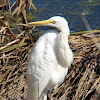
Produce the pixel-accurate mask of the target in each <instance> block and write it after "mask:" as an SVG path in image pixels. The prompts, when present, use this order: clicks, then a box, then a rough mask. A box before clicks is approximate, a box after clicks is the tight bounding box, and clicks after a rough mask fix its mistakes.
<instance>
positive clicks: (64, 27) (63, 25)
mask: <svg viewBox="0 0 100 100" xmlns="http://www.w3.org/2000/svg"><path fill="white" fill-rule="evenodd" d="M28 25H35V26H40V25H43V26H52V27H56V28H57V29H59V30H60V31H62V32H66V31H67V32H68V33H69V32H70V30H69V27H68V22H67V21H66V19H65V18H63V17H61V16H54V17H51V18H50V19H48V20H43V21H37V22H31V23H28Z"/></svg>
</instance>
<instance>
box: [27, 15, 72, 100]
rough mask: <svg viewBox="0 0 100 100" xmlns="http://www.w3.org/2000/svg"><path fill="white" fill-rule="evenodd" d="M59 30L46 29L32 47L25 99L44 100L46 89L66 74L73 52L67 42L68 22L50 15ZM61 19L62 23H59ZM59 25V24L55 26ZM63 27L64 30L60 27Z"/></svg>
mask: <svg viewBox="0 0 100 100" xmlns="http://www.w3.org/2000/svg"><path fill="white" fill-rule="evenodd" d="M50 20H54V21H56V22H57V23H56V24H55V25H54V24H53V25H51V24H48V25H49V26H54V27H57V28H60V30H61V32H60V33H59V34H58V32H56V31H52V30H51V31H47V32H45V34H44V35H42V36H41V37H40V38H39V39H38V40H37V42H36V44H35V46H34V47H33V48H32V50H31V53H30V56H29V61H28V66H27V81H28V92H27V100H38V97H39V100H46V98H47V92H48V90H52V89H53V88H55V87H56V86H58V85H59V84H61V83H62V82H63V80H64V78H65V75H66V74H67V71H68V67H70V65H71V63H72V61H73V54H72V51H71V50H70V47H69V44H68V36H69V34H70V33H69V28H68V23H67V22H66V20H65V19H64V18H62V17H59V16H56V17H52V18H51V19H50ZM61 21H62V22H63V24H61V26H60V23H61ZM57 25H59V26H57ZM63 27H64V30H63V29H62V28H63Z"/></svg>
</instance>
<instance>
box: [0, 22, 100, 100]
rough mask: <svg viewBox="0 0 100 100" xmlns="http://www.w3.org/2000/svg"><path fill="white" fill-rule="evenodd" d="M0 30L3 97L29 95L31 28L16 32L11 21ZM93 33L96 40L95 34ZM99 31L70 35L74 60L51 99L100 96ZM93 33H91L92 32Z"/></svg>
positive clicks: (4, 99) (3, 99)
mask: <svg viewBox="0 0 100 100" xmlns="http://www.w3.org/2000/svg"><path fill="white" fill-rule="evenodd" d="M2 25H3V27H2V28H1V29H0V99H1V100H24V99H25V98H26V96H27V81H26V70H27V60H28V56H29V53H30V51H31V48H32V47H33V46H34V44H35V42H36V38H34V37H33V35H32V31H28V32H27V31H25V30H23V31H21V30H20V34H17V35H15V34H14V33H13V32H12V31H11V28H10V27H9V24H8V23H4V22H2ZM93 33H97V34H94V38H95V40H96V42H95V41H94V39H93V37H92V35H93ZM99 33H100V30H94V31H92V33H91V32H79V33H76V34H72V35H70V37H69V44H70V47H71V49H72V51H73V53H74V62H73V63H72V65H71V67H70V69H69V72H68V74H67V76H66V78H65V80H64V82H63V83H62V84H61V85H60V86H58V87H57V88H56V89H55V90H53V91H52V92H51V93H49V94H48V95H49V99H50V100H80V99H82V100H99V99H100V48H99V47H100V34H99ZM91 34H92V35H91Z"/></svg>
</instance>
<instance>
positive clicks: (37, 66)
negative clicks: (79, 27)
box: [27, 31, 57, 94]
mask: <svg viewBox="0 0 100 100" xmlns="http://www.w3.org/2000/svg"><path fill="white" fill-rule="evenodd" d="M56 36H57V32H53V31H52V32H51V31H50V32H49V31H48V32H46V33H45V34H44V35H43V36H41V37H40V38H39V39H38V40H37V42H36V44H35V46H34V47H33V48H32V50H31V53H30V56H29V62H28V68H27V72H28V81H31V82H30V83H29V82H28V83H29V84H31V83H32V84H33V85H32V86H33V88H37V84H38V85H39V92H40V94H41V92H42V91H43V89H44V88H45V87H46V86H47V84H48V82H49V79H50V75H51V72H52V70H53V69H52V68H53V66H54V62H55V61H56V57H55V53H54V48H53V45H54V42H55V38H56ZM32 81H33V82H32Z"/></svg>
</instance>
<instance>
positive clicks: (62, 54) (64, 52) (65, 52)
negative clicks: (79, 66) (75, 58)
mask: <svg viewBox="0 0 100 100" xmlns="http://www.w3.org/2000/svg"><path fill="white" fill-rule="evenodd" d="M56 51H57V60H58V63H59V64H60V65H62V66H65V67H69V66H70V62H69V61H68V58H69V57H68V56H69V55H70V53H71V50H70V47H69V44H68V35H67V33H65V32H60V34H59V35H58V37H57V44H56Z"/></svg>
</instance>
